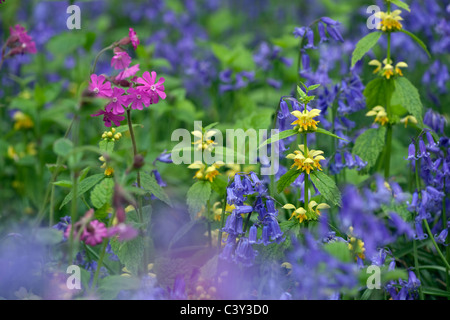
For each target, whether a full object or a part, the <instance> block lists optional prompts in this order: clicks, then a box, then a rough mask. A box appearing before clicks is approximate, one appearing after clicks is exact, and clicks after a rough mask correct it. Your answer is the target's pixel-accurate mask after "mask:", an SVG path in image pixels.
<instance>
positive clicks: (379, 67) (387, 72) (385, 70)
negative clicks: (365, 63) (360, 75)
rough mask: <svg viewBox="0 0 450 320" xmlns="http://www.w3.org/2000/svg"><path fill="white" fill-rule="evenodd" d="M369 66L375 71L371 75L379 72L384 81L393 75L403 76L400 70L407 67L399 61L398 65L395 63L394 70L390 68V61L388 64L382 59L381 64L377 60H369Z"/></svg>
mask: <svg viewBox="0 0 450 320" xmlns="http://www.w3.org/2000/svg"><path fill="white" fill-rule="evenodd" d="M369 65H370V66H374V67H375V70H374V71H373V73H378V72H380V71H381V75H382V76H383V77H385V78H386V79H390V78H391V77H392V76H394V75H397V76H400V77H402V76H403V72H402V70H401V69H400V68H407V67H408V65H407V64H406V63H405V62H403V61H400V62H399V63H397V64H396V65H395V68H394V67H393V66H392V60H389V62H388V61H387V59H384V60H383V63H381V62H380V61H378V60H371V61H370V62H369ZM383 65H384V66H383Z"/></svg>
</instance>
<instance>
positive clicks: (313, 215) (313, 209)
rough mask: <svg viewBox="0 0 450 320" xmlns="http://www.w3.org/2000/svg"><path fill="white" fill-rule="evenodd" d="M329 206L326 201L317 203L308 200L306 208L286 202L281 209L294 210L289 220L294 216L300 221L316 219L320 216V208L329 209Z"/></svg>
mask: <svg viewBox="0 0 450 320" xmlns="http://www.w3.org/2000/svg"><path fill="white" fill-rule="evenodd" d="M329 208H330V206H329V205H328V204H326V203H319V204H318V203H317V202H315V201H310V202H309V203H308V210H305V208H303V207H299V208H296V207H295V206H294V205H293V204H291V203H287V204H285V205H284V206H283V209H288V210H294V212H293V213H292V215H291V217H290V218H289V220H291V219H292V218H296V219H298V220H299V222H300V223H302V222H303V221H305V220H306V221H310V220H317V219H318V217H319V216H320V210H323V209H329Z"/></svg>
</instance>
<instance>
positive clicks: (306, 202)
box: [303, 133, 309, 211]
mask: <svg viewBox="0 0 450 320" xmlns="http://www.w3.org/2000/svg"><path fill="white" fill-rule="evenodd" d="M307 136H308V135H307V134H306V133H304V134H303V139H304V150H305V155H306V154H307V152H308V139H307ZM308 180H309V174H307V173H306V172H305V179H304V183H305V184H304V187H305V190H304V192H305V193H304V199H303V200H304V201H305V207H304V208H305V210H306V211H308V182H309V181H308Z"/></svg>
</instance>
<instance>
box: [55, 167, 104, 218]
mask: <svg viewBox="0 0 450 320" xmlns="http://www.w3.org/2000/svg"><path fill="white" fill-rule="evenodd" d="M104 178H105V175H104V174H103V173H99V174H94V175H92V176H90V177H87V178H86V179H84V180H83V181H81V182H80V183H79V184H78V187H77V197H80V196H81V195H83V194H84V193H86V192H87V191H89V190H90V189H92V188H93V187H94V186H95V185H96V184H97V183H99V182H100V181H102V179H104ZM72 198H73V190H71V191H70V192H69V194H68V195H67V196H66V197H65V198H64V200H63V202H62V203H61V205H60V206H59V209H61V208H62V207H64V206H65V205H66V204H68V203H69V202H70V201H71V200H72Z"/></svg>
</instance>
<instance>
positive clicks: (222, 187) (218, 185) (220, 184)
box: [211, 176, 228, 197]
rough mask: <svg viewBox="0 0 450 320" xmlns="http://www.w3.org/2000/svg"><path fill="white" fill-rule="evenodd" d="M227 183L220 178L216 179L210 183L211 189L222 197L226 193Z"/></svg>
mask: <svg viewBox="0 0 450 320" xmlns="http://www.w3.org/2000/svg"><path fill="white" fill-rule="evenodd" d="M227 186H228V181H226V180H225V179H224V178H222V176H218V177H216V178H215V179H214V180H213V182H212V183H211V188H212V189H213V190H214V191H215V192H216V193H217V194H218V195H219V196H220V197H222V196H224V195H225V193H226V191H227Z"/></svg>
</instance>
